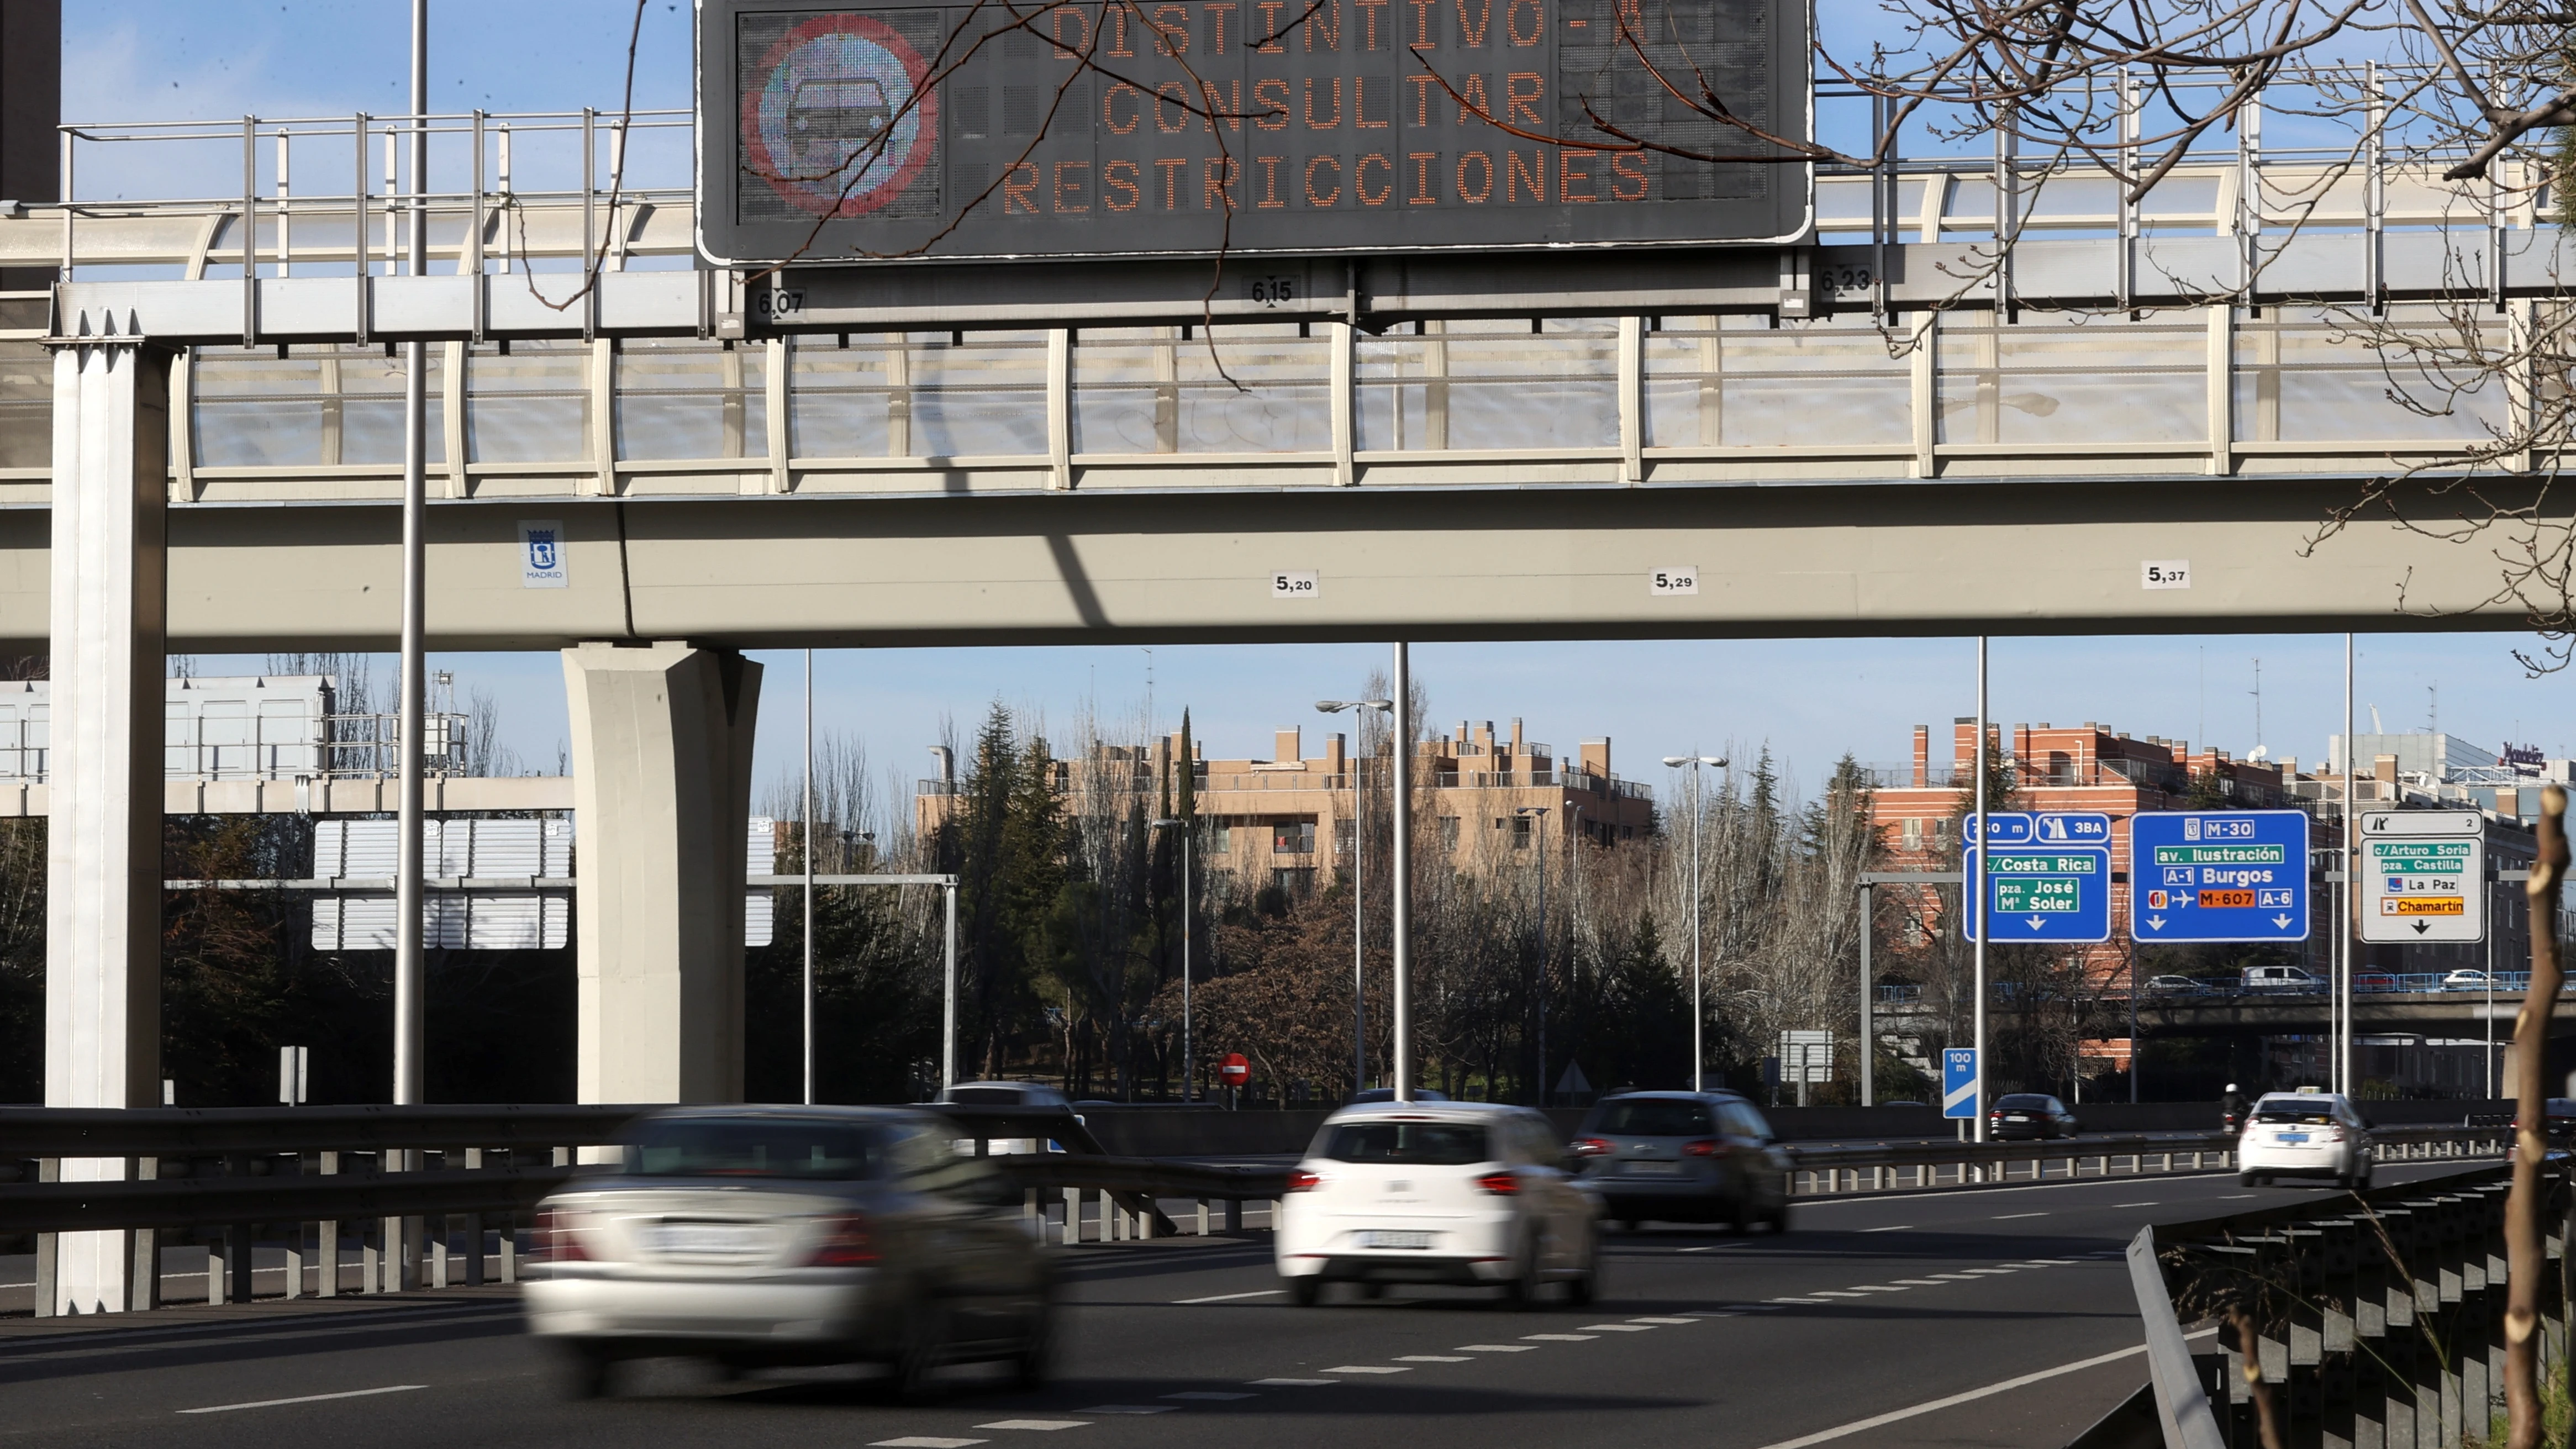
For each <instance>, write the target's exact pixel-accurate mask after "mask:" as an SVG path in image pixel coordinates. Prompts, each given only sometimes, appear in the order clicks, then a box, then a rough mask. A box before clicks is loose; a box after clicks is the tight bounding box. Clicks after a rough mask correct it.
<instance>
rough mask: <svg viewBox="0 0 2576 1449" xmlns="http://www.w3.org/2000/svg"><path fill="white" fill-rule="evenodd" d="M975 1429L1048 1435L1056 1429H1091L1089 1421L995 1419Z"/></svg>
mask: <svg viewBox="0 0 2576 1449" xmlns="http://www.w3.org/2000/svg"><path fill="white" fill-rule="evenodd" d="M975 1427H976V1428H978V1429H1029V1430H1033V1431H1035V1432H1037V1433H1041V1434H1048V1433H1053V1432H1054V1431H1056V1430H1058V1429H1088V1428H1090V1427H1091V1421H1090V1420H1089V1419H995V1420H994V1421H993V1422H991V1423H989V1424H978V1425H976V1426H975Z"/></svg>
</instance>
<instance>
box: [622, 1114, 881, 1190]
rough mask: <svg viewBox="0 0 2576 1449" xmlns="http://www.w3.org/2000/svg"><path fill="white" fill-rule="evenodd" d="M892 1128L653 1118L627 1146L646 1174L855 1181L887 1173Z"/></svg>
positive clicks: (633, 1167) (630, 1160) (631, 1164)
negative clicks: (887, 1132) (887, 1130)
mask: <svg viewBox="0 0 2576 1449" xmlns="http://www.w3.org/2000/svg"><path fill="white" fill-rule="evenodd" d="M885 1148H886V1140H885V1133H884V1132H883V1131H882V1130H881V1129H879V1128H876V1127H870V1126H861V1125H858V1124H855V1123H849V1122H825V1121H802V1122H800V1121H797V1120H796V1119H794V1118H767V1117H760V1118H723V1117H715V1118H708V1117H692V1118H685V1119H681V1120H676V1121H667V1122H647V1123H645V1124H644V1125H643V1126H642V1127H640V1128H638V1129H637V1130H636V1133H635V1136H634V1138H633V1139H632V1140H631V1141H629V1142H628V1144H627V1148H626V1170H627V1171H628V1172H629V1173H632V1174H635V1175H637V1176H642V1177H787V1178H802V1179H806V1180H809V1181H816V1182H849V1181H854V1180H857V1179H861V1178H871V1177H876V1176H878V1175H879V1174H880V1173H882V1172H883V1170H884V1166H885V1157H886V1152H885Z"/></svg>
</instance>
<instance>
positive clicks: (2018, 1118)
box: [2004, 1117, 2030, 1122]
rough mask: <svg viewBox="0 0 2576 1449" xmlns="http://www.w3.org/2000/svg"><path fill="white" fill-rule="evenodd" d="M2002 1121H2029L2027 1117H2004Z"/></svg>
mask: <svg viewBox="0 0 2576 1449" xmlns="http://www.w3.org/2000/svg"><path fill="white" fill-rule="evenodd" d="M2004 1120H2005V1121H2007V1122H2027V1121H2029V1120H2030V1119H2029V1118H2028V1117H2006V1118H2005V1119H2004Z"/></svg>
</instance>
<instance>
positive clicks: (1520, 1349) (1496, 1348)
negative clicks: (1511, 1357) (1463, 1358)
mask: <svg viewBox="0 0 2576 1449" xmlns="http://www.w3.org/2000/svg"><path fill="white" fill-rule="evenodd" d="M1458 1351H1459V1352H1460V1353H1536V1352H1537V1351H1538V1350H1536V1349H1534V1348H1532V1347H1530V1346H1529V1345H1528V1344H1526V1343H1462V1344H1460V1345H1458Z"/></svg>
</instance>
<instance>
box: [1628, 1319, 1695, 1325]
mask: <svg viewBox="0 0 2576 1449" xmlns="http://www.w3.org/2000/svg"><path fill="white" fill-rule="evenodd" d="M1628 1321H1629V1322H1630V1323H1682V1324H1686V1323H1689V1322H1690V1320H1689V1319H1687V1318H1631V1319H1629V1320H1628Z"/></svg>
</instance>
